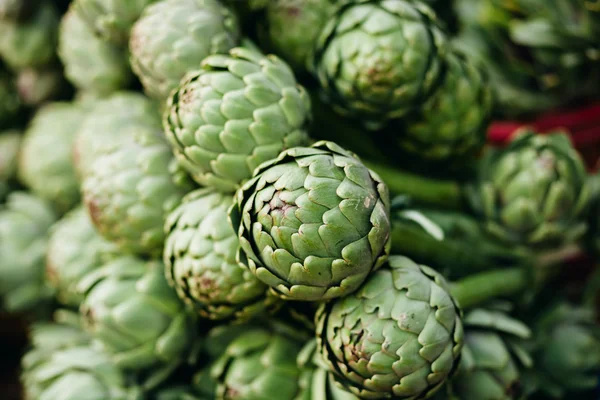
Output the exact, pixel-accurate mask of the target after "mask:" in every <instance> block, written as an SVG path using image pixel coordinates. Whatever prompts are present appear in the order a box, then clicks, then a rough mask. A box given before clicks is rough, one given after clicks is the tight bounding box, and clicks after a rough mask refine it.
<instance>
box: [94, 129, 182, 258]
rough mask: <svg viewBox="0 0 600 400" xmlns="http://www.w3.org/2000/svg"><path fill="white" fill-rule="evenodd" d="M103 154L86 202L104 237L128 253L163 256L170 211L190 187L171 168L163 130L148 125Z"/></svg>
mask: <svg viewBox="0 0 600 400" xmlns="http://www.w3.org/2000/svg"><path fill="white" fill-rule="evenodd" d="M121 134H122V135H124V137H125V138H123V139H121V141H122V142H121V143H120V145H118V146H114V147H112V148H110V149H108V150H106V151H105V152H103V153H101V154H100V155H98V157H97V158H96V159H95V160H94V163H93V165H92V168H91V170H90V171H89V172H88V174H87V176H85V179H84V181H83V184H82V192H83V197H84V203H85V205H86V207H87V209H88V212H89V215H90V217H91V218H92V221H93V222H94V225H95V226H96V228H97V229H98V231H99V232H100V234H101V235H102V236H104V237H105V238H106V239H108V240H110V241H112V242H115V243H116V244H117V246H118V247H119V249H120V250H122V251H124V252H127V253H135V254H145V255H150V256H160V254H161V253H162V250H163V242H164V240H165V233H164V231H163V226H164V223H165V220H166V218H167V215H168V213H169V212H170V211H171V210H173V209H175V207H177V206H178V205H179V202H180V201H181V198H182V197H183V195H184V194H185V193H186V192H187V191H188V189H190V186H188V185H187V181H186V182H175V178H174V177H173V176H172V175H171V172H170V171H169V165H170V163H171V161H172V159H173V155H172V154H171V151H170V149H169V146H168V144H167V143H166V142H165V139H164V136H163V135H162V132H161V131H160V130H157V129H154V128H152V129H150V128H147V127H143V126H132V127H131V128H130V129H128V130H124V131H121Z"/></svg>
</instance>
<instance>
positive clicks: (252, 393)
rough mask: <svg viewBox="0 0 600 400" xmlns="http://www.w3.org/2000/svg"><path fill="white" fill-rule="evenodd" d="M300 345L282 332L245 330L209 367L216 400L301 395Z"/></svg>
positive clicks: (282, 399) (290, 398)
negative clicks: (215, 386)
mask: <svg viewBox="0 0 600 400" xmlns="http://www.w3.org/2000/svg"><path fill="white" fill-rule="evenodd" d="M301 349H302V342H300V341H298V340H295V338H291V337H288V336H286V335H284V334H282V333H278V332H273V331H271V330H268V329H262V328H248V329H246V330H245V332H243V333H241V334H240V335H239V336H238V337H236V338H235V339H234V340H232V341H231V343H230V344H229V345H228V346H227V348H226V349H225V351H224V353H223V354H222V355H221V357H220V358H219V359H218V360H217V361H215V363H214V364H213V366H212V368H211V376H212V377H213V378H214V379H215V380H216V381H217V390H216V397H215V398H218V399H265V400H267V399H268V400H293V399H298V398H299V394H300V393H301V388H300V386H299V381H298V378H299V377H300V369H299V368H298V367H297V366H296V356H297V355H298V353H299V352H300V350H301Z"/></svg>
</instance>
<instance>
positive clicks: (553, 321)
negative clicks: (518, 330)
mask: <svg viewBox="0 0 600 400" xmlns="http://www.w3.org/2000/svg"><path fill="white" fill-rule="evenodd" d="M533 326H534V336H533V343H532V352H533V356H534V360H535V365H536V368H535V370H533V371H532V372H533V375H534V376H533V378H532V384H533V385H534V388H535V389H537V390H539V391H542V392H545V393H546V394H547V395H548V396H550V397H552V398H556V399H567V398H577V397H572V396H571V395H573V394H575V393H577V392H582V391H586V390H592V389H594V388H597V387H598V384H599V383H600V377H599V376H598V371H600V325H598V322H597V321H596V318H595V314H594V310H593V309H590V308H582V307H575V306H572V305H570V304H568V303H559V304H557V305H555V306H552V307H550V308H549V309H548V310H546V311H545V312H544V313H542V314H540V315H539V317H538V318H537V320H536V321H535V323H534V325H533ZM569 394H571V395H569Z"/></svg>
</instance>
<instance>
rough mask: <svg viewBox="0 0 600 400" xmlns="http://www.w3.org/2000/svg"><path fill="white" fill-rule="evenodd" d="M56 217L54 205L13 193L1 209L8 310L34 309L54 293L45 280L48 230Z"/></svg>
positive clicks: (2, 284) (1, 289) (1, 291)
mask: <svg viewBox="0 0 600 400" xmlns="http://www.w3.org/2000/svg"><path fill="white" fill-rule="evenodd" d="M55 220H56V215H55V214H54V211H53V210H52V207H51V206H50V204H48V203H46V202H45V201H43V200H41V199H39V198H37V197H34V196H32V195H30V194H28V193H24V192H13V193H11V194H10V195H9V197H8V199H7V202H6V205H4V206H3V207H2V208H1V209H0V296H2V297H3V300H4V302H3V303H4V308H5V309H6V310H8V311H12V312H18V311H32V310H33V309H34V308H36V307H38V306H39V305H41V304H43V303H44V302H46V301H47V300H49V298H50V297H51V296H52V291H51V290H50V288H49V287H48V286H47V285H46V283H45V281H44V257H45V255H46V248H47V243H48V237H47V233H48V229H49V228H50V226H51V225H52V224H53V223H54V221H55Z"/></svg>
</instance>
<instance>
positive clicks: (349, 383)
mask: <svg viewBox="0 0 600 400" xmlns="http://www.w3.org/2000/svg"><path fill="white" fill-rule="evenodd" d="M317 340H318V345H319V351H320V353H321V355H322V357H323V359H324V361H325V362H326V363H327V365H328V367H329V370H330V371H332V372H333V374H334V376H335V379H336V381H337V382H338V383H339V384H341V385H342V386H343V387H344V388H345V389H346V390H348V391H350V392H352V393H354V394H355V395H356V396H358V397H360V398H364V399H389V398H394V399H422V398H428V397H430V396H431V395H433V394H434V393H435V392H436V391H438V390H439V389H440V388H441V387H442V385H444V383H445V382H446V380H447V379H448V378H449V377H450V376H451V375H452V374H453V373H454V372H455V370H456V368H457V366H458V363H459V359H460V355H461V349H462V346H463V341H464V337H463V325H462V321H461V311H460V309H459V308H458V306H457V303H456V301H455V300H454V298H453V297H452V295H451V294H450V292H449V287H448V284H447V283H446V281H445V279H444V278H443V277H442V276H441V275H440V274H439V273H437V272H436V271H435V270H433V269H431V268H429V267H426V266H423V265H418V264H416V263H414V262H413V261H411V260H410V259H408V258H406V257H402V256H392V257H390V258H389V261H388V265H387V266H386V267H384V268H381V269H380V270H378V271H377V272H375V273H373V274H372V275H371V276H370V277H369V279H368V280H367V282H366V283H365V284H364V285H363V286H362V287H361V288H360V289H359V290H358V291H356V292H355V293H353V294H351V295H350V296H347V297H344V298H340V299H335V300H334V301H331V302H329V303H324V304H322V305H321V307H320V309H319V311H318V313H317Z"/></svg>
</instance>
